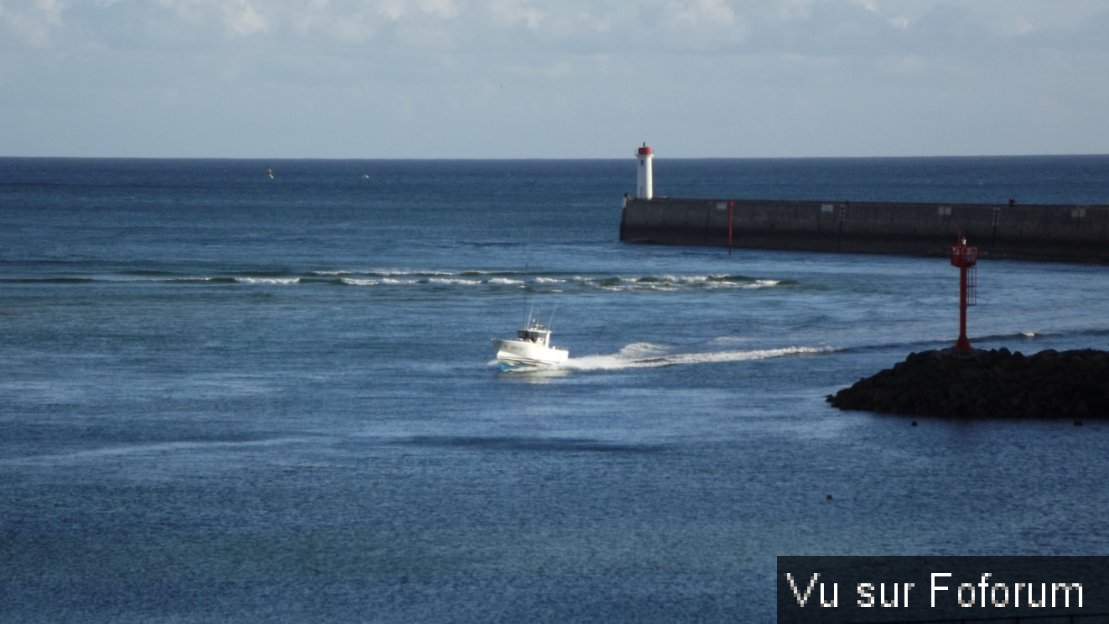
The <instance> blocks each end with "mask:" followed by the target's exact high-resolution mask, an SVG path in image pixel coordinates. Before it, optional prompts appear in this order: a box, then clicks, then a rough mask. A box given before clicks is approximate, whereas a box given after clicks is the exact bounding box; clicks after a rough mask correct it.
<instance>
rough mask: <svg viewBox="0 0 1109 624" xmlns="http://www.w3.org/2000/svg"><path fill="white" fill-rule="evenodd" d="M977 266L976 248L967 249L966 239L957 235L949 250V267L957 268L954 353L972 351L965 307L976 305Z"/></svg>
mask: <svg viewBox="0 0 1109 624" xmlns="http://www.w3.org/2000/svg"><path fill="white" fill-rule="evenodd" d="M977 264H978V248H977V247H968V246H967V237H966V236H963V235H962V234H959V241H958V243H957V244H956V245H955V246H954V247H952V248H951V266H957V267H959V339H958V340H957V341H955V350H956V351H962V352H966V351H970V350H971V349H972V347H971V346H970V341H969V340H967V306H972V305H974V304H975V303H976V301H975V291H976V290H977V286H978V277H977V270H976V268H975V265H977Z"/></svg>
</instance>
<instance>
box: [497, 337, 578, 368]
mask: <svg viewBox="0 0 1109 624" xmlns="http://www.w3.org/2000/svg"><path fill="white" fill-rule="evenodd" d="M493 344H494V345H495V346H496V348H497V362H498V363H499V364H503V365H507V366H513V367H516V366H557V365H559V364H562V363H563V362H565V361H566V360H568V359H569V358H570V351H569V350H567V349H559V348H558V347H548V346H547V345H544V344H536V343H534V342H530V341H526V340H505V339H498V338H494V339H493Z"/></svg>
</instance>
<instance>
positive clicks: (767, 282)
mask: <svg viewBox="0 0 1109 624" xmlns="http://www.w3.org/2000/svg"><path fill="white" fill-rule="evenodd" d="M781 283H782V280H773V279H760V280H755V281H754V282H753V283H750V284H744V285H743V287H744V288H773V287H774V286H777V285H778V284H781Z"/></svg>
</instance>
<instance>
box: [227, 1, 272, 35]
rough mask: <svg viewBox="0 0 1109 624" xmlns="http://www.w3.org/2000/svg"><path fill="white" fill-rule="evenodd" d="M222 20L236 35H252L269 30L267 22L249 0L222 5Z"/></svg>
mask: <svg viewBox="0 0 1109 624" xmlns="http://www.w3.org/2000/svg"><path fill="white" fill-rule="evenodd" d="M223 19H224V24H226V26H227V27H228V28H229V29H230V30H231V32H233V33H235V34H237V35H244V36H245V35H253V34H255V33H259V32H265V31H266V30H267V29H268V28H269V20H267V19H266V17H265V16H264V15H263V14H262V13H261V12H259V11H258V9H257V8H255V6H254V5H253V4H251V3H250V1H249V0H234V1H233V2H230V3H229V4H225V5H223Z"/></svg>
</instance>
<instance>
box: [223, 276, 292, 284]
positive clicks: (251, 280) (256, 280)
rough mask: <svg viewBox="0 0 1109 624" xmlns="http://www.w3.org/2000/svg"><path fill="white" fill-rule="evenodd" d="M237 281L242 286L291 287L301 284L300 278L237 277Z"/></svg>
mask: <svg viewBox="0 0 1109 624" xmlns="http://www.w3.org/2000/svg"><path fill="white" fill-rule="evenodd" d="M235 281H236V282H238V283H240V284H272V285H279V286H291V285H293V284H299V283H300V278H299V277H236V278H235Z"/></svg>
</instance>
